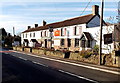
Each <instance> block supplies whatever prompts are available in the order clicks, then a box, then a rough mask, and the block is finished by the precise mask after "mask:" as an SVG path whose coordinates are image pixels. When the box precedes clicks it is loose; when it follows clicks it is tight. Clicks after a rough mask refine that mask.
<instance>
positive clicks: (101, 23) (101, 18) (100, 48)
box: [99, 0, 104, 65]
mask: <svg viewBox="0 0 120 83" xmlns="http://www.w3.org/2000/svg"><path fill="white" fill-rule="evenodd" d="M103 8H104V0H101V16H100V47H99V65H101V64H102V63H101V62H102V27H103Z"/></svg>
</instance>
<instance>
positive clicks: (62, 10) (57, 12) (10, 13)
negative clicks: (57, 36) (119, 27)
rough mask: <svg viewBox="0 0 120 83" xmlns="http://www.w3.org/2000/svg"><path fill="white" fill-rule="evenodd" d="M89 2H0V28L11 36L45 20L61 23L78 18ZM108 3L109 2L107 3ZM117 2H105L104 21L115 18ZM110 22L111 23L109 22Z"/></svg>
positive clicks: (87, 12)
mask: <svg viewBox="0 0 120 83" xmlns="http://www.w3.org/2000/svg"><path fill="white" fill-rule="evenodd" d="M88 1H90V0H60V1H59V0H1V3H0V28H3V27H4V28H5V29H6V31H7V32H10V33H11V34H12V29H13V27H15V32H16V34H17V33H20V32H22V31H24V30H26V29H27V26H32V27H34V24H36V23H37V24H39V25H41V24H42V21H43V20H45V21H46V22H47V23H48V24H49V23H53V22H58V21H63V20H66V19H69V18H74V17H78V16H80V15H81V13H82V11H83V10H84V8H85V7H86V5H87V4H88ZM100 1H101V0H92V1H91V3H90V4H89V6H88V8H87V9H86V10H85V12H84V13H83V14H82V15H86V14H91V13H92V5H99V6H100ZM108 1H109V2H108ZM117 9H118V0H105V8H104V20H105V21H108V18H109V17H110V16H111V17H114V19H113V22H117V20H116V16H117V15H118V13H117ZM111 22H112V21H111Z"/></svg>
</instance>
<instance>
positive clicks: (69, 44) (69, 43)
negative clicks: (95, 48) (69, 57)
mask: <svg viewBox="0 0 120 83" xmlns="http://www.w3.org/2000/svg"><path fill="white" fill-rule="evenodd" d="M70 46H71V39H68V47H70Z"/></svg>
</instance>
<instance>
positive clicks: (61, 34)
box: [61, 28, 63, 36]
mask: <svg viewBox="0 0 120 83" xmlns="http://www.w3.org/2000/svg"><path fill="white" fill-rule="evenodd" d="M61 36H63V29H62V28H61Z"/></svg>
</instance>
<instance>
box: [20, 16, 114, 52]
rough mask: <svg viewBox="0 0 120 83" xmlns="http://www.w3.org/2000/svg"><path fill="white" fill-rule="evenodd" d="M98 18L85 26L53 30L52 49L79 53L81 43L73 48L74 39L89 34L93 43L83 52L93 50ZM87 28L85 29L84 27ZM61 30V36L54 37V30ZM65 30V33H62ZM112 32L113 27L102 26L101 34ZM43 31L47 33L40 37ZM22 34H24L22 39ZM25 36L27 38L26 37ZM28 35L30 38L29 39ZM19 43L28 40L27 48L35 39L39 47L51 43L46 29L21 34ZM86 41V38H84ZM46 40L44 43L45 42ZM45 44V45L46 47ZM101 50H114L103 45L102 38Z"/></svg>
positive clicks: (48, 45) (97, 30) (96, 39)
mask: <svg viewBox="0 0 120 83" xmlns="http://www.w3.org/2000/svg"><path fill="white" fill-rule="evenodd" d="M98 20H99V17H98V16H96V17H95V18H93V20H91V21H90V22H89V23H88V24H87V25H86V24H78V25H73V26H66V27H60V28H55V29H53V33H52V34H53V36H52V40H53V44H52V47H54V48H55V49H61V48H67V49H69V50H70V51H80V50H82V47H81V46H80V44H81V41H79V46H77V47H75V38H78V39H80V38H81V36H82V34H83V32H89V33H90V34H91V35H92V37H93V39H94V40H93V41H92V42H91V45H92V46H91V47H90V48H87V47H86V48H85V50H87V49H91V48H94V46H95V45H99V32H100V27H95V26H97V25H98V24H99V21H98ZM92 23H95V24H96V25H94V26H93V25H92ZM86 26H87V27H86ZM75 27H76V34H74V32H75V30H74V29H75ZM61 29H63V33H64V34H63V35H62V36H61V32H60V34H59V35H58V36H55V34H54V32H55V31H56V30H60V31H61ZM64 30H65V32H64ZM113 30H114V25H111V26H104V27H103V34H108V33H113ZM45 31H47V33H46V36H45V35H44V34H42V37H41V32H42V33H44V32H45ZM34 33H35V37H33V34H34ZM23 34H24V38H23ZM26 34H27V37H26ZM30 34H32V35H31V37H30ZM68 38H69V39H71V46H70V47H68ZM21 39H22V40H21V43H22V44H23V41H24V39H28V41H29V46H31V47H33V46H34V44H35V43H33V42H31V39H36V40H37V41H38V43H40V44H41V47H48V48H49V47H51V41H48V40H49V39H50V32H49V30H48V29H46V30H41V31H33V32H27V33H22V34H21ZM61 39H64V45H63V46H61ZM86 39H87V38H86ZM45 40H46V42H47V43H46V42H45ZM46 44H47V45H46ZM102 47H103V48H102V49H103V51H102V52H103V53H110V52H112V50H114V45H113V43H111V44H108V45H105V44H104V38H103V39H102Z"/></svg>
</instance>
